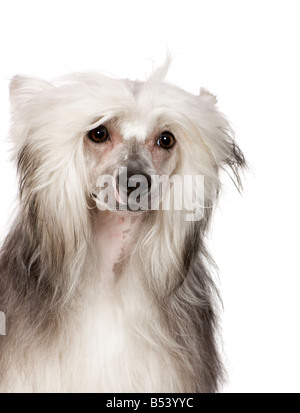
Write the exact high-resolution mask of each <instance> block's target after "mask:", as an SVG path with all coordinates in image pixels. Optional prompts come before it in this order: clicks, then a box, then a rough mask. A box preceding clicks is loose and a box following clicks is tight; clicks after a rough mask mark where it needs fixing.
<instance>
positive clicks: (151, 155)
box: [84, 114, 178, 212]
mask: <svg viewBox="0 0 300 413" xmlns="http://www.w3.org/2000/svg"><path fill="white" fill-rule="evenodd" d="M128 115H129V114H128ZM84 150H85V159H86V166H87V170H88V177H89V185H90V188H89V191H90V193H91V194H92V196H93V197H94V199H95V200H96V202H97V204H98V206H99V207H100V208H104V209H105V205H106V206H107V208H109V209H111V210H119V209H124V208H125V207H126V209H127V210H130V211H134V212H136V211H140V210H146V209H150V208H151V194H152V197H153V196H154V194H155V193H156V191H155V192H154V191H153V184H154V177H156V176H162V175H164V176H167V177H170V176H171V175H172V173H173V172H174V170H175V168H176V166H177V163H178V159H177V158H178V144H177V139H176V136H175V134H174V133H172V132H171V128H170V127H168V126H166V125H164V124H160V123H159V120H157V121H156V122H153V120H152V124H151V123H150V122H149V123H148V120H147V119H143V120H140V121H139V120H138V119H135V116H134V114H131V116H130V117H129V116H128V118H127V119H126V120H124V119H122V118H115V119H111V120H109V121H108V122H106V123H105V124H103V123H101V121H100V124H99V125H95V127H93V129H91V130H90V131H89V132H88V133H87V135H86V136H85V139H84ZM107 177H111V180H108V181H107ZM104 178H106V181H105V182H103V180H104ZM108 185H111V189H112V191H111V199H110V200H108V198H106V199H105V196H104V197H101V190H102V189H105V191H106V192H108V188H107V186H108ZM151 190H152V192H151ZM99 191H100V192H99ZM101 200H102V202H101ZM152 202H153V200H152Z"/></svg>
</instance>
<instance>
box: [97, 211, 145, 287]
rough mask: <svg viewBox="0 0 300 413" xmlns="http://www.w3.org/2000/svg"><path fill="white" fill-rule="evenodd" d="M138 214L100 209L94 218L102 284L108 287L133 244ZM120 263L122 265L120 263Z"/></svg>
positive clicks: (121, 266) (118, 273) (116, 276)
mask: <svg viewBox="0 0 300 413" xmlns="http://www.w3.org/2000/svg"><path fill="white" fill-rule="evenodd" d="M137 220H138V216H134V215H133V214H130V213H127V214H126V213H124V214H120V213H115V212H107V211H101V212H99V213H98V214H97V217H96V220H95V228H94V230H95V240H96V248H97V251H99V256H100V261H101V274H102V280H103V285H104V287H105V288H107V289H110V288H111V287H112V286H113V284H114V283H115V281H116V280H117V279H118V278H119V277H120V276H121V274H120V270H121V268H123V267H124V265H123V264H124V261H126V259H127V258H128V255H129V250H130V247H131V246H132V244H133V239H134V237H133V233H134V227H135V225H136V222H137ZM121 263H122V265H120V264H121Z"/></svg>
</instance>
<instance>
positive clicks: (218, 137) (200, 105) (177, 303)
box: [137, 62, 246, 392]
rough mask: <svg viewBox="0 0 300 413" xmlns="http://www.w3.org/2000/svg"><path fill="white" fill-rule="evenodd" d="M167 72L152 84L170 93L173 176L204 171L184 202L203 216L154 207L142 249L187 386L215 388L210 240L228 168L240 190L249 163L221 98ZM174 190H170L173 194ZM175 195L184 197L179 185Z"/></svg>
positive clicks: (217, 366) (217, 365) (218, 366)
mask: <svg viewBox="0 0 300 413" xmlns="http://www.w3.org/2000/svg"><path fill="white" fill-rule="evenodd" d="M168 64H169V62H167V65H168ZM166 72H167V68H166V67H163V68H162V69H160V70H158V72H157V73H155V74H154V75H153V76H152V77H151V78H150V79H149V83H150V84H151V90H152V89H155V87H157V88H158V94H159V93H160V94H162V95H163V96H164V104H163V105H162V113H161V116H162V117H163V116H166V117H167V119H168V120H169V119H170V118H171V119H172V121H173V124H172V131H174V132H175V136H177V137H178V139H177V145H178V163H177V167H176V169H175V170H174V174H176V175H179V176H181V177H182V182H184V177H185V176H193V177H195V176H196V175H200V176H203V177H204V187H202V188H201V185H202V184H203V181H200V184H199V185H200V186H199V187H197V185H196V186H195V187H194V189H195V190H191V188H190V186H189V185H185V186H184V188H183V197H184V200H185V202H184V205H185V206H186V207H187V209H188V210H190V211H191V210H192V209H193V208H192V206H193V205H195V204H196V206H197V207H200V209H201V216H200V217H199V216H197V215H196V214H195V215H194V218H195V219H193V214H190V216H189V217H188V214H187V211H185V210H182V211H172V210H171V211H166V212H164V211H152V212H153V213H152V215H151V214H150V216H149V222H148V225H147V223H146V224H145V226H144V227H143V228H141V229H140V237H141V239H140V242H138V243H137V248H138V249H139V255H140V256H141V257H142V261H143V263H146V264H148V268H147V270H146V273H147V277H146V279H145V283H146V284H147V288H148V290H149V291H150V292H151V295H152V297H154V300H156V301H158V302H159V305H160V306H161V311H160V313H161V316H162V317H164V318H165V319H166V323H165V324H166V325H168V326H170V334H171V336H172V337H174V343H173V344H174V348H173V351H174V354H177V356H176V357H177V360H178V362H179V360H182V371H183V380H182V381H183V382H184V381H185V379H184V377H185V374H186V373H187V372H190V377H193V380H192V382H193V383H194V384H191V383H190V387H188V388H189V389H191V388H193V386H194V391H204V392H206V391H216V390H217V388H218V385H219V383H220V382H221V381H222V375H223V368H222V362H221V360H220V358H219V351H218V345H217V341H216V336H215V332H216V329H217V325H218V317H217V312H216V309H217V308H218V301H219V299H218V298H219V296H218V291H217V288H216V286H215V282H214V278H213V276H212V273H211V271H212V268H211V267H212V266H214V262H213V260H212V258H211V257H210V254H209V252H208V250H207V248H206V246H205V240H204V238H205V234H206V231H207V229H208V227H209V223H210V221H211V215H212V211H213V206H214V205H215V202H216V200H217V198H218V194H219V192H220V188H221V180H220V171H221V170H226V171H227V172H228V173H229V174H230V176H231V178H232V180H233V181H234V184H235V185H236V187H237V188H238V190H241V179H240V172H241V170H242V169H243V168H244V167H245V166H246V162H245V159H244V156H243V154H242V152H241V150H240V149H239V147H238V146H237V144H236V143H235V140H234V137H233V132H232V129H231V127H230V125H229V123H228V121H227V119H226V118H225V117H224V116H223V114H222V113H220V112H219V110H218V109H217V107H216V98H215V96H214V95H212V94H211V93H209V92H208V91H206V90H205V89H201V91H200V95H199V96H194V95H190V94H188V93H186V92H184V91H181V90H180V89H178V88H172V86H169V85H168V86H166V84H165V83H162V79H163V77H164V76H165V74H166ZM169 88H171V92H170V95H171V98H170V100H168V93H169ZM174 96H175V99H174ZM174 102H175V105H176V106H175V107H174ZM172 105H173V109H172ZM166 106H167V109H166V111H165V107H166ZM164 111H165V112H164ZM169 122H170V121H169ZM174 188H175V186H174V187H173V189H171V192H172V191H173V193H172V194H170V193H166V194H165V195H166V196H170V195H171V198H172V197H173V195H174ZM175 196H180V195H179V192H178V191H177V192H176V193H175ZM189 207H190V208H189ZM157 336H159V332H157ZM170 345H171V343H170ZM191 349H193V350H191ZM191 355H192V356H191Z"/></svg>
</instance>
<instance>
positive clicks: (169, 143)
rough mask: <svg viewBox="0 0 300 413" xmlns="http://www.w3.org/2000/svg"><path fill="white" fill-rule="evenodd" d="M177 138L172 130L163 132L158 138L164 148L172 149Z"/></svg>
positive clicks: (159, 143) (158, 142) (158, 143)
mask: <svg viewBox="0 0 300 413" xmlns="http://www.w3.org/2000/svg"><path fill="white" fill-rule="evenodd" d="M175 142H176V141H175V138H174V136H173V135H172V133H171V132H163V133H162V134H161V135H160V136H159V138H158V140H157V142H156V143H157V145H158V146H160V147H161V148H163V149H171V148H173V146H174V145H175Z"/></svg>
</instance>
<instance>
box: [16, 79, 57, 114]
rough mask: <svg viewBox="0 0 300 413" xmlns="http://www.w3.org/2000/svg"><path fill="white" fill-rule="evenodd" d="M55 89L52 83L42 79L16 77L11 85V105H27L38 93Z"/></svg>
mask: <svg viewBox="0 0 300 413" xmlns="http://www.w3.org/2000/svg"><path fill="white" fill-rule="evenodd" d="M53 87H54V86H53V85H52V84H51V83H49V82H47V81H45V80H42V79H38V78H34V77H27V76H21V75H16V76H15V77H13V79H12V80H11V81H10V85H9V93H10V101H11V104H12V106H16V105H18V106H19V105H21V106H23V105H26V104H27V103H28V102H29V101H30V100H31V99H32V98H33V96H35V95H36V94H37V93H39V92H41V91H42V90H46V89H51V88H53Z"/></svg>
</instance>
